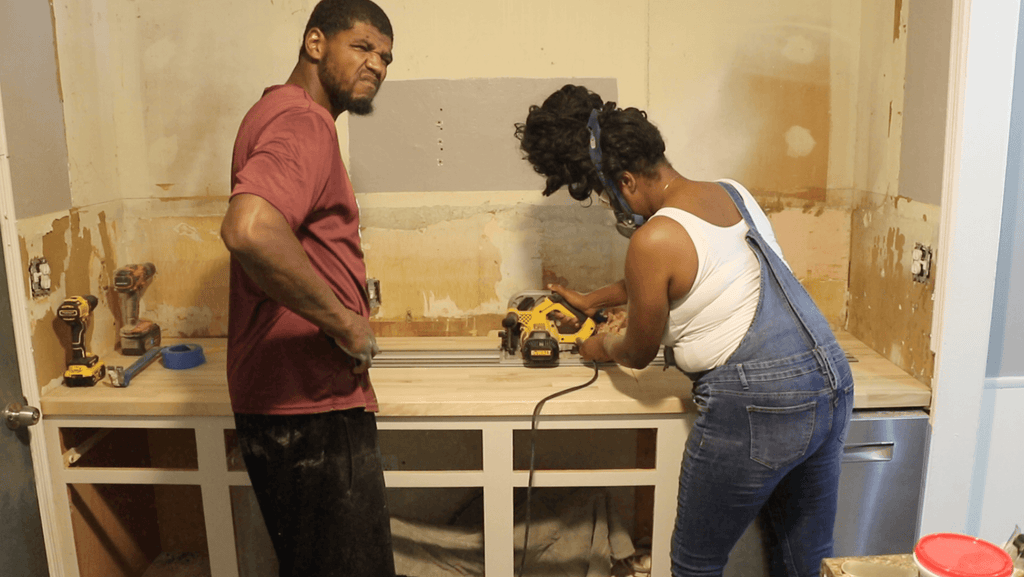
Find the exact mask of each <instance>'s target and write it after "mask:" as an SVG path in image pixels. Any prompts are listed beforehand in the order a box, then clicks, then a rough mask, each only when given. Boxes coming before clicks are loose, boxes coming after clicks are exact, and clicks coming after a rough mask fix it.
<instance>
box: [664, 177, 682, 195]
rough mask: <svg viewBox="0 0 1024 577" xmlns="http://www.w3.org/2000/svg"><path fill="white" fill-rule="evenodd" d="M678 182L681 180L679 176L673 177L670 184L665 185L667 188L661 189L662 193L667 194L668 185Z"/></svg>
mask: <svg viewBox="0 0 1024 577" xmlns="http://www.w3.org/2000/svg"><path fill="white" fill-rule="evenodd" d="M677 180H679V177H678V176H675V177H673V178H672V180H670V181H668V183H666V184H665V188H663V189H661V192H665V191H666V190H668V185H670V184H672V183H673V182H675V181H677Z"/></svg>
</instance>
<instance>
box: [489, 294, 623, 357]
mask: <svg viewBox="0 0 1024 577" xmlns="http://www.w3.org/2000/svg"><path fill="white" fill-rule="evenodd" d="M603 320H604V319H603V317H601V316H600V315H596V316H595V317H594V318H591V317H588V316H587V315H585V314H583V312H582V311H580V310H578V309H576V308H575V307H573V306H572V305H570V304H569V303H567V302H565V299H564V298H562V295H560V294H558V293H556V292H553V291H549V290H534V291H523V292H521V293H519V294H517V295H515V296H514V297H512V298H511V299H509V301H508V314H507V315H505V318H504V319H502V321H501V326H502V327H504V329H505V330H503V331H501V332H499V333H498V334H499V335H500V336H501V350H502V353H503V356H504V357H505V358H506V359H508V358H514V357H516V356H517V354H518V355H521V356H522V359H523V364H524V365H526V366H528V367H553V366H557V365H558V362H559V361H558V359H559V354H560V353H562V352H569V353H577V352H578V351H577V350H576V339H582V340H586V339H588V338H590V336H591V335H593V334H594V332H595V331H596V330H597V323H599V322H602V321H603Z"/></svg>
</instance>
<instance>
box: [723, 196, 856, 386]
mask: <svg viewBox="0 0 1024 577" xmlns="http://www.w3.org/2000/svg"><path fill="white" fill-rule="evenodd" d="M719 184H721V185H722V187H723V188H724V189H725V190H726V191H727V192H728V193H729V196H730V197H732V199H733V202H734V203H735V204H736V208H737V209H738V210H739V211H740V214H741V215H742V216H743V219H744V220H745V221H746V223H747V226H748V228H749V231H748V232H747V237H746V239H747V244H749V245H750V247H751V249H752V250H753V251H754V253H755V255H757V258H758V260H759V261H760V264H761V296H760V299H759V302H758V307H757V312H756V313H755V315H754V321H753V323H752V324H751V327H750V329H749V330H748V331H747V334H746V335H745V336H744V338H743V340H742V341H741V342H740V346H739V347H738V348H737V350H736V352H734V353H733V355H732V356H731V357H730V358H729V361H728V362H727V364H726V365H725V367H730V368H731V369H733V370H735V367H736V365H737V364H741V363H749V362H751V361H765V360H771V359H773V358H780V356H785V355H787V354H789V355H792V354H797V353H799V352H810V353H811V354H813V355H814V356H815V357H816V358H817V359H818V362H819V363H820V365H821V366H822V367H824V368H826V370H827V372H828V373H829V377H830V381H832V386H833V388H834V387H836V386H837V380H836V376H835V374H834V371H835V367H834V366H833V362H835V361H836V357H837V356H840V355H842V354H843V353H842V350H841V349H840V348H839V346H838V343H836V340H835V336H834V335H833V334H832V329H831V328H830V327H829V325H828V321H827V320H826V319H825V317H824V316H823V315H822V314H821V311H820V310H819V309H818V307H817V305H816V304H815V303H814V301H813V300H812V299H811V296H810V295H809V294H808V293H807V291H806V289H804V287H803V285H801V284H800V281H798V280H797V279H796V277H795V276H793V273H792V272H791V271H790V270H789V267H787V266H786V263H784V262H783V261H782V259H781V258H780V257H779V255H778V254H777V253H776V252H775V250H773V249H772V248H771V247H770V246H769V245H768V243H767V242H766V241H765V240H764V237H763V236H761V233H760V232H759V231H758V230H757V227H756V225H755V224H754V221H753V219H752V218H751V216H750V212H749V211H748V210H747V208H746V205H745V204H744V202H743V197H741V196H740V194H739V192H738V191H737V190H736V189H735V188H734V187H733V186H731V185H729V184H728V183H725V182H721V183H719ZM794 328H797V329H802V330H793V329H794ZM725 367H720V368H725ZM727 370H728V369H727ZM712 372H714V371H712Z"/></svg>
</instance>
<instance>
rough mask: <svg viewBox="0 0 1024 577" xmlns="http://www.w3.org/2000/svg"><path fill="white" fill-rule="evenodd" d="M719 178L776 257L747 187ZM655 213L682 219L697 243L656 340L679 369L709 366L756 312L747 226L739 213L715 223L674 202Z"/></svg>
mask: <svg viewBox="0 0 1024 577" xmlns="http://www.w3.org/2000/svg"><path fill="white" fill-rule="evenodd" d="M719 182H726V183H729V184H731V185H732V186H734V187H735V188H736V190H738V191H739V193H740V196H741V197H742V198H743V203H744V204H745V205H746V208H747V210H748V211H749V212H750V216H751V218H752V219H753V221H754V225H755V226H756V227H757V230H758V232H760V233H761V236H763V237H764V239H765V241H766V242H767V243H768V246H770V247H771V248H772V250H774V251H775V252H776V254H778V255H779V258H782V249H781V248H779V244H778V242H777V241H776V240H775V233H774V232H773V231H772V227H771V224H770V223H769V222H768V217H767V216H766V215H765V214H764V211H762V210H761V207H760V206H758V204H757V201H755V200H754V197H753V196H751V194H750V192H749V191H747V189H746V188H744V187H743V186H742V185H740V184H739V183H737V182H735V181H732V180H721V181H719ZM659 216H663V217H666V218H671V219H672V220H674V221H676V222H677V223H679V224H680V225H682V227H683V228H685V229H686V232H687V233H688V234H689V235H690V238H691V239H693V245H694V247H695V248H696V249H697V277H696V278H695V279H694V282H693V287H692V288H691V289H690V292H689V293H688V294H687V295H686V296H684V297H683V298H681V299H679V300H675V301H672V302H671V303H670V305H669V306H670V310H669V315H668V322H667V323H666V325H665V334H664V336H663V337H662V344H663V345H665V346H668V347H671V348H672V352H673V355H674V358H675V362H676V365H677V366H678V367H679V368H680V369H682V370H684V371H687V372H699V371H706V370H709V369H713V368H715V367H717V366H720V365H722V364H725V361H727V360H728V359H729V356H730V355H731V354H732V353H733V352H735V351H736V349H737V348H739V346H740V341H741V340H743V336H744V335H745V334H746V333H747V329H748V328H750V324H751V323H752V322H753V321H754V314H755V313H756V312H757V302H758V299H759V297H760V283H761V267H760V265H759V264H758V260H757V256H756V255H755V254H754V252H753V251H752V250H751V248H750V247H749V245H747V242H746V235H747V231H748V230H749V227H748V226H747V223H746V221H744V220H742V219H741V220H740V221H739V222H738V223H736V224H734V225H733V226H729V227H724V228H723V227H720V226H715V225H713V224H711V223H709V222H707V221H705V220H702V219H701V218H699V217H697V216H695V215H693V214H691V213H689V212H686V211H684V210H680V209H678V208H663V209H661V210H659V211H658V212H657V213H655V214H654V216H653V217H651V218H655V217H659ZM783 262H785V260H784V259H783ZM786 266H789V265H788V264H787V265H786Z"/></svg>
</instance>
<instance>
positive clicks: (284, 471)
mask: <svg viewBox="0 0 1024 577" xmlns="http://www.w3.org/2000/svg"><path fill="white" fill-rule="evenodd" d="M393 38H394V36H393V33H392V30H391V23H390V22H389V20H388V17H387V15H385V14H384V12H383V11H382V10H381V9H380V7H378V6H377V5H376V4H374V3H373V2H371V1H369V0H322V1H321V2H320V3H319V4H317V6H316V7H315V8H314V9H313V12H312V14H311V16H310V18H309V23H308V24H307V25H306V31H305V33H304V34H303V42H302V48H301V50H300V52H299V59H298V63H297V64H296V65H295V68H294V69H293V70H292V73H291V76H289V78H288V81H287V82H286V83H285V84H283V85H279V86H272V87H270V88H267V89H266V90H265V91H264V93H263V97H262V98H261V99H260V100H259V101H258V102H257V103H256V104H255V105H254V106H253V107H252V109H250V110H249V112H248V114H246V116H245V118H244V119H243V120H242V123H241V127H240V128H239V130H238V136H237V139H236V141H235V147H234V154H233V156H232V162H231V187H232V189H231V202H230V203H229V205H228V210H227V214H226V215H225V217H224V222H223V224H222V226H221V236H222V237H223V239H224V244H225V245H226V246H227V248H228V250H230V252H231V257H232V258H231V289H230V307H229V320H228V367H227V373H228V375H227V376H228V390H229V392H230V396H231V406H232V409H233V411H234V413H235V424H236V431H237V435H238V439H239V446H240V448H241V450H242V455H243V457H244V459H245V463H246V468H247V470H248V472H249V477H250V479H251V480H252V485H253V489H254V491H255V494H256V498H257V500H258V502H259V505H260V510H261V512H262V513H263V518H264V520H265V522H266V524H267V529H268V531H269V532H270V537H271V540H272V541H273V544H274V549H275V551H276V553H277V557H278V562H279V565H280V574H281V575H282V576H291V575H303V576H326V575H346V576H357V575H366V576H373V577H380V576H385V577H387V576H393V575H394V571H395V569H394V557H393V553H392V549H391V532H390V520H389V517H388V510H387V502H386V495H385V490H384V474H383V470H382V468H381V464H380V458H379V456H378V455H379V452H378V449H377V427H376V420H375V418H374V412H375V411H377V398H376V396H375V395H374V392H373V387H372V386H371V384H370V378H369V375H368V373H367V370H368V369H369V368H370V365H371V364H372V359H373V356H374V355H375V354H377V353H378V352H379V349H378V347H377V343H376V340H375V339H374V335H373V331H372V330H371V328H370V325H369V322H368V317H369V306H368V302H367V296H366V267H365V265H364V263H363V251H362V248H361V246H360V239H359V207H358V206H357V204H356V199H355V193H354V192H353V190H352V183H351V182H350V181H349V178H348V174H347V172H346V170H345V166H344V164H343V163H342V160H341V152H340V150H339V147H338V134H337V130H336V127H335V124H334V123H335V121H336V120H337V118H338V115H340V114H341V113H342V112H346V111H348V112H351V113H353V114H368V113H369V112H370V111H371V110H372V100H373V97H374V96H375V95H376V93H377V89H378V87H379V86H380V84H381V82H383V81H384V77H385V76H386V74H387V67H388V64H390V63H391V58H392V56H391V48H392V43H393Z"/></svg>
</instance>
